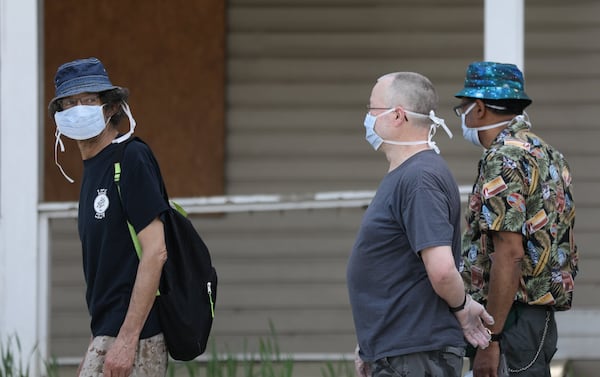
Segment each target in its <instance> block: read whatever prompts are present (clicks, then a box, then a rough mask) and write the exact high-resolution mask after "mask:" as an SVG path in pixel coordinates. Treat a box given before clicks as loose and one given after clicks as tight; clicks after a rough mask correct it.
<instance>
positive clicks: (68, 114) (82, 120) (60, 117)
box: [54, 105, 108, 140]
mask: <svg viewBox="0 0 600 377" xmlns="http://www.w3.org/2000/svg"><path fill="white" fill-rule="evenodd" d="M103 107H104V105H101V106H82V105H80V106H74V107H71V108H70V109H67V110H63V111H57V112H56V113H54V121H55V122H56V127H57V128H58V132H60V134H61V135H65V136H66V137H68V138H70V139H74V140H87V139H91V138H93V137H95V136H98V135H100V133H102V130H104V128H105V127H106V124H107V123H108V121H105V120H104V111H103V110H102V109H103Z"/></svg>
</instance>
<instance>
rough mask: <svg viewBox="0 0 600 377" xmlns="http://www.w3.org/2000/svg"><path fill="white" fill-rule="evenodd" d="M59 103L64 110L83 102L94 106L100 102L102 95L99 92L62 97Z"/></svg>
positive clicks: (85, 104)
mask: <svg viewBox="0 0 600 377" xmlns="http://www.w3.org/2000/svg"><path fill="white" fill-rule="evenodd" d="M58 103H59V104H60V106H61V107H62V108H63V110H66V109H69V108H71V107H74V106H77V104H81V105H84V106H94V105H99V104H100V96H99V95H97V94H86V95H82V96H80V97H67V98H63V99H60V100H59V101H58Z"/></svg>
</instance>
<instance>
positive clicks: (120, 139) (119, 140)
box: [112, 101, 136, 144]
mask: <svg viewBox="0 0 600 377" xmlns="http://www.w3.org/2000/svg"><path fill="white" fill-rule="evenodd" d="M121 108H122V109H123V112H125V114H126V115H127V118H129V132H127V133H126V134H124V135H122V136H120V137H118V138H116V139H115V140H113V141H112V142H113V143H115V144H119V143H122V142H124V141H125V140H127V139H129V137H130V136H131V135H133V132H134V130H135V126H136V123H135V119H133V115H131V109H130V108H129V105H128V104H127V102H125V101H122V102H121Z"/></svg>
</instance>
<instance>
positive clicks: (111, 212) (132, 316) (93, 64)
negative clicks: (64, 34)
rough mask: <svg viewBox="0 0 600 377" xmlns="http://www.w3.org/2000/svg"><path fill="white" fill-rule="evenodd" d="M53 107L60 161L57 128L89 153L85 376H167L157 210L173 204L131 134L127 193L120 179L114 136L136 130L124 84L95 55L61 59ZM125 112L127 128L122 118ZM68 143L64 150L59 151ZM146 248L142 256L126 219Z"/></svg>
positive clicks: (83, 227)
mask: <svg viewBox="0 0 600 377" xmlns="http://www.w3.org/2000/svg"><path fill="white" fill-rule="evenodd" d="M54 83H55V88H56V96H55V97H54V98H53V99H52V101H50V104H49V106H48V110H49V113H50V116H52V117H53V119H54V121H55V123H56V144H55V152H54V153H55V162H56V164H57V166H58V167H59V168H60V171H61V172H62V174H63V175H64V176H65V177H66V178H67V179H68V180H69V181H70V182H73V180H71V179H70V178H69V177H68V176H67V174H66V173H65V172H64V171H63V169H62V167H61V166H60V164H59V163H58V159H57V156H56V153H57V149H58V147H59V146H60V147H61V149H63V148H64V146H63V144H62V141H61V136H66V137H68V138H70V139H73V140H76V141H77V146H78V147H79V151H80V153H81V157H82V159H83V180H82V182H81V188H80V195H79V213H78V219H77V221H78V230H79V237H80V239H81V244H82V256H83V272H84V276H85V281H86V301H87V306H88V311H89V313H90V316H91V324H90V329H91V332H92V339H91V342H90V345H89V347H88V350H87V353H86V354H85V356H84V358H83V361H82V362H81V364H80V366H79V371H78V376H80V377H96V376H104V377H129V376H136V377H141V376H148V377H159V376H160V377H162V376H165V374H166V367H167V349H166V346H165V341H164V337H163V334H162V332H161V328H160V324H159V321H158V313H157V310H156V306H155V296H156V292H157V289H158V284H159V280H160V276H161V271H162V266H163V265H164V263H165V261H166V258H167V250H166V246H165V240H164V230H163V224H162V222H161V221H160V219H159V216H160V214H161V213H162V212H163V211H165V210H167V209H168V207H167V203H166V201H165V200H164V199H163V190H162V188H161V187H162V186H161V181H160V171H159V167H158V164H157V163H156V160H155V159H154V156H153V154H152V151H151V150H150V149H149V148H148V147H147V146H146V145H145V144H143V143H141V142H139V141H136V140H133V141H131V142H129V143H128V144H127V148H126V149H125V150H124V151H122V158H121V161H120V162H121V166H122V167H123V171H122V174H121V179H120V182H121V183H120V186H121V197H122V200H121V199H120V197H119V193H118V192H117V188H116V184H115V182H114V179H115V178H114V177H115V172H114V163H115V156H116V151H117V149H118V148H121V146H119V145H118V144H119V143H121V142H124V141H126V140H127V139H128V138H129V137H130V136H131V134H133V131H134V128H135V120H134V119H133V116H132V114H131V111H130V110H129V106H128V105H127V102H126V101H127V97H128V94H129V92H128V90H127V89H126V88H121V87H118V86H114V85H112V83H111V82H110V80H109V78H108V74H107V72H106V70H105V69H104V66H103V64H102V63H101V62H100V61H99V60H98V59H96V58H89V59H80V60H75V61H72V62H68V63H65V64H63V65H61V66H60V67H59V68H58V71H57V72H56V76H55V80H54ZM124 116H127V117H128V118H129V131H128V132H127V133H125V134H122V135H121V134H119V130H118V125H119V122H120V120H121V118H123V117H124ZM63 150H64V149H63ZM128 220H129V222H130V223H131V224H132V226H133V228H134V229H135V232H136V233H137V235H138V238H139V241H140V243H141V246H142V249H143V251H144V252H143V254H142V256H141V257H140V258H139V259H138V256H137V254H136V251H135V247H134V244H133V242H132V240H131V237H130V233H129V229H128V224H127V221H128Z"/></svg>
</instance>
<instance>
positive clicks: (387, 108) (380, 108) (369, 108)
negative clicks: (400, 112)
mask: <svg viewBox="0 0 600 377" xmlns="http://www.w3.org/2000/svg"><path fill="white" fill-rule="evenodd" d="M389 109H393V107H371V106H369V105H367V111H368V112H371V110H389ZM404 120H405V121H407V122H408V118H407V117H406V114H404Z"/></svg>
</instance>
